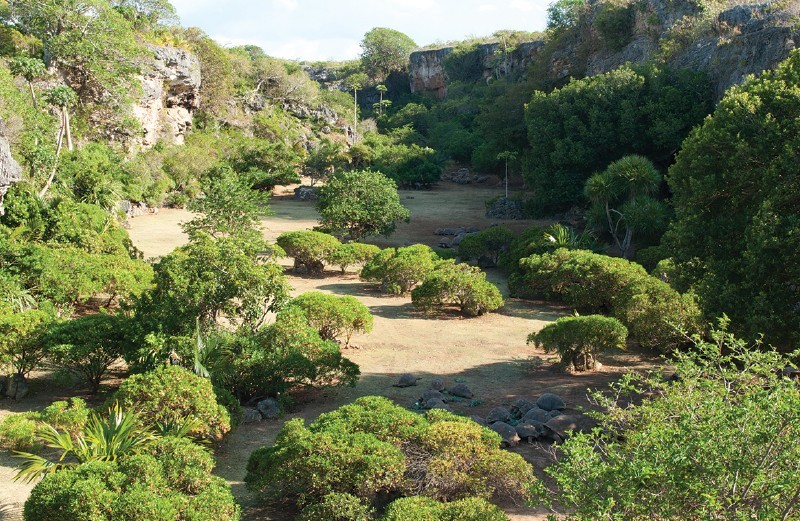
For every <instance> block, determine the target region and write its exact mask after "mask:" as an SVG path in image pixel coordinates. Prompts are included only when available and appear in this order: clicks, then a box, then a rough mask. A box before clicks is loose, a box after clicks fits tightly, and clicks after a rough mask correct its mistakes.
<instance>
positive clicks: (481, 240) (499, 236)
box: [458, 226, 514, 266]
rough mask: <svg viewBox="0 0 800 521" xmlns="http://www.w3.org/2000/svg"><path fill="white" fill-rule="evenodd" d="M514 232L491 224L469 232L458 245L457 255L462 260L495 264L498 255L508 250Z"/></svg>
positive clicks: (498, 258)
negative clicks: (476, 231) (488, 226)
mask: <svg viewBox="0 0 800 521" xmlns="http://www.w3.org/2000/svg"><path fill="white" fill-rule="evenodd" d="M513 240H514V232H512V231H511V230H510V229H508V228H506V227H505V226H492V227H491V228H487V229H485V230H483V231H481V232H478V233H470V234H468V235H467V236H466V237H464V239H463V240H462V241H461V243H460V244H459V245H458V255H459V257H461V258H462V259H463V260H475V261H478V262H479V263H481V262H482V261H488V262H489V263H490V264H491V265H492V266H496V265H497V263H498V261H499V260H500V255H501V254H502V253H504V252H506V251H508V249H509V247H510V246H511V243H512V241H513Z"/></svg>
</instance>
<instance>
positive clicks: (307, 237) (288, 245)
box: [277, 230, 341, 274]
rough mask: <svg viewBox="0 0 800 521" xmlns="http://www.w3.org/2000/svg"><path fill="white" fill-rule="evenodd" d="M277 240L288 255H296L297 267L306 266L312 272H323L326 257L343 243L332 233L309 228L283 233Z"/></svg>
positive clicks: (295, 264) (295, 262)
mask: <svg viewBox="0 0 800 521" xmlns="http://www.w3.org/2000/svg"><path fill="white" fill-rule="evenodd" d="M277 242H278V246H280V247H281V248H283V251H284V252H286V255H288V256H289V257H294V267H295V269H299V268H304V269H305V270H306V271H308V273H311V274H321V273H322V272H323V271H324V270H325V259H326V258H328V257H329V256H330V255H331V254H332V253H333V252H334V251H336V249H337V248H338V247H339V246H340V245H341V243H340V242H339V240H338V239H337V238H336V237H334V236H332V235H328V234H327V233H322V232H314V231H307V230H306V231H298V232H286V233H282V234H281V235H280V236H278V240H277Z"/></svg>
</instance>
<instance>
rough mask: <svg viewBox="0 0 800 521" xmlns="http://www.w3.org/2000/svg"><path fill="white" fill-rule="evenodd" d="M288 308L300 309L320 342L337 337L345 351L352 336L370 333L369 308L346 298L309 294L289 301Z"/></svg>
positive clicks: (348, 296)
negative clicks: (341, 341) (317, 333)
mask: <svg viewBox="0 0 800 521" xmlns="http://www.w3.org/2000/svg"><path fill="white" fill-rule="evenodd" d="M288 306H289V307H297V308H300V309H301V310H302V311H303V314H304V315H305V316H306V319H307V320H308V325H310V326H311V327H313V328H315V329H316V330H317V331H319V336H320V338H322V339H323V340H336V339H337V338H339V337H341V340H343V341H344V347H345V348H346V347H348V346H349V345H350V338H351V337H352V336H353V333H368V332H370V331H372V314H371V313H370V312H369V308H367V306H365V305H364V304H362V303H361V302H360V301H359V300H358V299H357V298H355V297H353V296H350V295H344V296H341V297H340V296H337V295H329V294H327V293H322V292H319V291H309V292H306V293H303V294H302V295H300V296H298V297H295V298H294V299H292V300H291V301H289V303H288ZM279 316H280V315H279Z"/></svg>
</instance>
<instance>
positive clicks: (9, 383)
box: [0, 374, 30, 400]
mask: <svg viewBox="0 0 800 521" xmlns="http://www.w3.org/2000/svg"><path fill="white" fill-rule="evenodd" d="M29 392H30V387H28V382H27V380H25V377H24V376H22V375H21V374H15V375H11V376H9V377H7V378H3V377H0V396H3V395H5V396H7V397H8V398H12V399H14V400H21V399H23V398H25V397H26V396H28V393H29Z"/></svg>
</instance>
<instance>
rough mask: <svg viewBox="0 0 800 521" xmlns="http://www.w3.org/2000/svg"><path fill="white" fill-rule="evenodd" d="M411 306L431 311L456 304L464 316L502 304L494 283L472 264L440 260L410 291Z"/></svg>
mask: <svg viewBox="0 0 800 521" xmlns="http://www.w3.org/2000/svg"><path fill="white" fill-rule="evenodd" d="M411 301H412V302H413V303H414V306H415V307H418V308H422V309H424V310H426V311H431V310H432V309H433V308H436V307H443V306H448V305H456V306H458V308H459V309H460V310H461V312H462V313H463V314H465V315H468V316H478V315H483V314H484V313H488V312H489V311H494V310H495V309H497V308H499V307H500V306H502V305H503V297H502V296H501V295H500V291H499V290H498V289H497V286H495V285H494V284H492V283H491V282H488V281H487V280H486V274H485V273H484V272H483V271H481V270H480V268H476V267H474V266H469V265H467V264H456V263H455V262H454V261H452V260H450V261H440V262H439V263H437V265H436V268H435V269H434V270H433V271H432V272H431V273H429V274H428V275H427V276H426V277H425V280H424V281H423V282H422V284H421V285H419V286H417V287H416V288H414V289H413V290H412V291H411Z"/></svg>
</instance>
